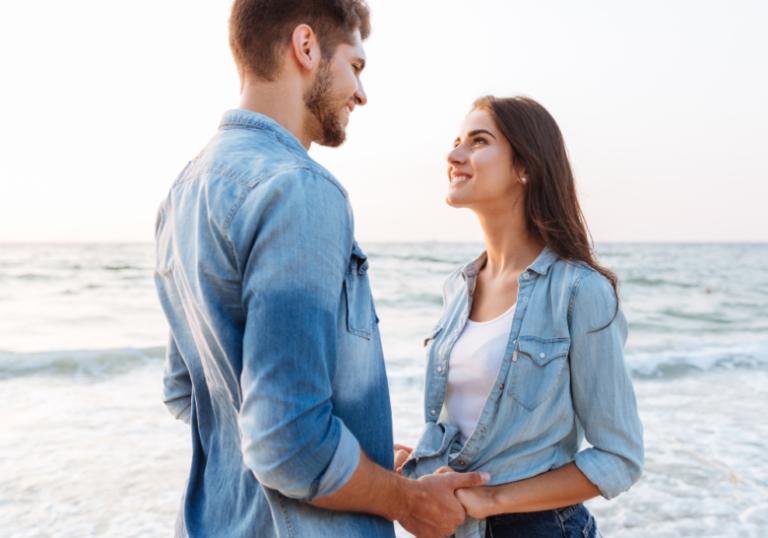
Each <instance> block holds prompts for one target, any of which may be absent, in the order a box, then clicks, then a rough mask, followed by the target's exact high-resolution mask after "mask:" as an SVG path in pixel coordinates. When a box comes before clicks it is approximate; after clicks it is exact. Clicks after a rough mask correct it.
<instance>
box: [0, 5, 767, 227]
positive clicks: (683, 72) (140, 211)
mask: <svg viewBox="0 0 768 538" xmlns="http://www.w3.org/2000/svg"><path fill="white" fill-rule="evenodd" d="M369 3H370V5H371V8H372V11H373V26H374V29H373V34H372V36H371V38H370V40H368V41H367V43H366V52H367V54H368V67H367V68H366V71H365V73H364V75H363V84H364V85H365V88H366V91H367V93H368V97H369V103H368V105H367V106H366V107H362V108H358V109H356V110H355V112H354V114H353V115H352V121H351V125H350V129H349V141H348V142H347V143H346V144H345V145H344V146H343V147H342V148H340V149H335V150H330V149H326V148H318V147H313V148H312V150H311V151H310V154H311V155H312V156H313V157H314V158H315V159H317V160H318V161H319V162H321V163H322V164H323V165H325V166H327V167H328V168H329V169H330V170H331V171H332V172H333V173H334V174H335V175H336V176H337V177H338V178H339V179H340V180H341V182H342V183H343V184H344V185H345V186H346V187H347V189H348V190H349V192H350V199H351V201H352V205H353V207H354V210H355V216H356V230H357V233H356V235H357V238H358V240H360V241H363V242H371V241H425V240H437V241H480V240H482V234H481V231H480V228H479V226H478V224H477V221H476V219H475V217H474V215H473V214H472V213H471V212H469V211H468V210H455V209H451V208H449V207H448V206H447V205H445V202H444V196H445V192H446V188H447V184H448V181H447V179H446V173H445V167H446V163H445V154H446V153H447V152H448V150H449V149H450V146H451V143H452V141H453V139H454V138H455V137H456V135H457V131H458V128H459V124H460V123H461V120H462V118H463V117H464V115H465V114H466V113H467V111H468V109H469V107H470V105H471V103H472V101H473V100H474V99H475V98H476V97H478V96H481V95H484V94H488V93H494V94H496V95H500V96H503V95H516V94H524V95H527V96H530V97H533V98H534V99H536V100H538V101H539V102H540V103H542V104H543V105H544V106H545V107H546V108H547V109H548V110H549V111H550V112H551V113H552V115H553V116H554V118H555V119H556V120H557V121H558V123H559V125H560V127H561V129H562V131H563V134H564V137H565V141H566V144H567V145H568V148H569V151H570V155H571V158H572V164H573V166H574V168H575V171H576V178H577V182H578V184H579V189H580V192H581V195H582V203H583V207H584V209H585V213H586V216H587V220H588V223H589V226H590V228H591V230H592V233H593V235H594V238H595V240H597V241H713V242H715V241H768V208H767V207H766V206H767V205H768V167H767V166H766V163H765V156H766V154H768V152H767V151H766V149H765V148H766V144H767V143H768V103H767V102H766V99H767V98H768V2H765V1H762V0H753V1H738V0H730V1H727V2H726V1H724V0H721V1H717V2H714V1H702V0H695V1H678V0H675V1H670V0H664V1H657V0H652V1H648V0H644V1H642V2H640V1H635V2H616V1H615V0H610V1H580V2H573V1H567V0H561V1H535V2H533V1H526V2H518V1H510V0H484V1H477V0H474V1H471V0H407V1H406V0H370V1H369ZM230 4H231V2H230V1H210V0H209V1H202V0H152V1H149V0H134V1H132V2H108V1H104V0H73V1H70V2H61V1H60V0H56V1H53V0H47V1H36V2H21V1H15V2H12V1H4V2H1V3H0V60H1V61H0V66H2V79H1V80H2V84H1V85H0V96H2V99H1V100H0V147H2V158H1V159H0V242H7V241H11V242H27V241H34V242H48V241H50V242H81V241H88V242H91V241H98V242H110V241H121V242H122V241H152V240H153V226H154V221H155V212H156V209H157V206H158V204H159V203H160V201H161V200H162V199H163V198H164V197H165V195H166V193H167V191H168V189H169V187H170V185H171V183H172V182H173V180H174V179H175V178H176V176H177V175H178V173H179V172H180V171H181V170H182V169H183V168H184V166H185V165H186V163H187V161H189V160H190V159H192V158H193V157H194V156H195V155H197V153H198V152H199V151H200V150H201V149H202V148H203V146H204V145H205V144H206V143H207V141H208V140H209V139H210V138H211V137H212V136H213V135H214V134H215V131H216V128H217V125H218V121H219V119H220V117H221V114H222V113H223V112H224V111H226V110H228V109H231V108H235V107H236V106H237V104H238V102H239V95H238V92H239V82H238V79H237V72H236V70H235V67H234V63H233V61H232V58H231V55H230V52H229V48H228V43H227V18H228V14H229V7H230Z"/></svg>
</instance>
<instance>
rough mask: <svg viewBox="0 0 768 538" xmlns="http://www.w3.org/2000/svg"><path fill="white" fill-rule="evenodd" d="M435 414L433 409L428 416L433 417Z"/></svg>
mask: <svg viewBox="0 0 768 538" xmlns="http://www.w3.org/2000/svg"><path fill="white" fill-rule="evenodd" d="M435 413H436V411H435V410H434V409H433V410H432V411H430V412H429V414H430V415H432V416H433V417H434V416H435Z"/></svg>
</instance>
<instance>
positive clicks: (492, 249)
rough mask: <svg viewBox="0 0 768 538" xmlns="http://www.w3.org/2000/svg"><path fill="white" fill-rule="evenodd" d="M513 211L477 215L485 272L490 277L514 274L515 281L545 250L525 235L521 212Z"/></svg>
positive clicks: (526, 232) (537, 239)
mask: <svg viewBox="0 0 768 538" xmlns="http://www.w3.org/2000/svg"><path fill="white" fill-rule="evenodd" d="M515 209H517V208H515ZM515 209H513V210H512V211H509V210H507V211H499V212H493V213H484V212H483V213H479V212H478V214H477V216H478V218H479V219H480V226H481V227H482V228H483V233H484V235H485V248H486V251H487V252H488V261H487V262H486V265H485V269H484V270H485V271H488V274H489V276H492V277H496V276H501V275H503V274H506V273H514V274H515V277H516V275H517V274H519V273H521V272H522V271H524V270H525V269H527V268H528V266H529V265H531V264H532V263H533V262H534V261H535V260H536V258H538V257H539V254H541V251H542V250H543V249H544V246H545V243H544V241H542V240H541V238H539V237H533V236H532V235H531V234H530V233H529V232H528V229H527V227H526V224H525V218H524V215H523V211H522V209H521V208H520V209H518V210H515Z"/></svg>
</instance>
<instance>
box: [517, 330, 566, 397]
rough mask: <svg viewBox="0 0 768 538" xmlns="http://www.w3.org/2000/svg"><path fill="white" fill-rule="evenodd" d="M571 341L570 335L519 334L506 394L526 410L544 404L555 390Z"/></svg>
mask: <svg viewBox="0 0 768 538" xmlns="http://www.w3.org/2000/svg"><path fill="white" fill-rule="evenodd" d="M570 345H571V340H570V339H569V338H557V339H554V340H544V339H541V338H536V337H521V338H518V351H517V360H516V361H515V362H513V363H512V364H513V366H512V374H511V377H512V378H511V380H510V383H509V392H508V394H509V396H511V397H512V399H513V400H515V401H516V402H517V403H519V404H520V405H522V406H523V407H524V408H525V409H527V410H528V411H533V410H534V409H536V408H537V407H539V406H540V405H541V404H543V403H544V402H545V401H546V400H547V399H548V398H549V397H550V396H552V394H554V392H555V390H557V387H558V385H559V381H560V374H561V373H562V371H563V366H565V361H566V359H567V358H568V349H569V348H570Z"/></svg>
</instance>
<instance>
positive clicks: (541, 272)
mask: <svg viewBox="0 0 768 538" xmlns="http://www.w3.org/2000/svg"><path fill="white" fill-rule="evenodd" d="M448 179H449V182H450V185H449V187H448V189H449V190H448V195H447V198H446V201H447V202H448V204H449V205H451V206H453V207H466V208H469V209H471V210H472V211H474V212H475V213H476V214H477V216H478V218H479V220H480V224H481V226H482V228H483V232H484V234H485V245H486V249H487V250H486V252H484V253H483V254H482V255H480V257H479V258H477V259H476V260H475V261H473V262H471V263H469V264H467V265H464V266H463V267H461V268H459V269H458V270H457V271H456V272H454V273H453V274H452V275H451V276H450V277H449V278H448V280H447V281H446V283H445V286H444V290H443V304H444V307H443V313H442V316H441V318H440V320H439V322H438V324H437V325H436V326H435V327H434V329H432V331H430V333H429V335H428V336H427V338H426V340H425V346H427V369H426V395H425V416H426V419H427V425H426V427H425V430H424V433H423V435H422V437H421V439H420V440H419V443H418V444H417V446H416V448H415V449H413V450H412V451H411V449H403V447H398V448H401V449H402V450H399V451H398V452H397V454H396V462H397V464H401V463H402V467H401V469H400V472H402V473H403V474H404V475H405V476H409V477H413V478H416V477H419V476H423V475H425V474H428V473H433V472H465V471H487V472H489V473H490V474H491V477H492V478H491V481H490V482H489V483H488V485H487V486H484V487H480V488H474V489H463V490H458V491H457V492H456V496H457V497H458V499H459V501H460V502H461V503H462V505H463V506H464V508H465V509H466V511H467V514H468V516H471V517H468V518H467V520H466V521H465V523H464V524H462V526H461V527H459V529H457V532H456V536H457V537H461V536H472V537H482V536H486V537H493V538H503V537H507V536H509V537H511V536H536V537H549V536H552V537H559V538H563V537H565V538H570V537H572V536H573V537H576V536H579V537H586V538H590V537H594V536H601V534H600V533H599V531H598V530H597V525H596V523H595V521H594V518H593V517H592V516H591V514H590V513H589V511H588V510H587V509H586V508H585V507H584V505H583V504H581V503H582V502H583V501H586V500H587V499H591V498H593V497H596V496H597V495H601V494H602V495H603V496H604V497H606V498H608V499H611V498H613V497H615V496H616V495H618V494H620V493H622V492H624V491H626V490H628V489H629V488H630V487H631V486H632V484H634V483H635V482H636V481H637V480H638V479H639V478H640V475H641V474H642V468H643V434H642V425H641V423H640V419H639V417H638V414H637V406H636V401H635V395H634V390H633V388H632V382H631V380H630V378H629V375H628V373H627V369H626V367H625V364H624V357H623V351H622V350H623V347H624V343H625V341H626V338H627V322H626V319H625V317H624V315H623V313H622V312H621V310H620V308H619V305H618V295H617V290H616V288H617V278H616V276H615V275H614V274H613V273H612V272H611V271H609V270H608V269H606V268H604V267H601V266H600V265H599V264H598V263H597V261H596V260H595V258H594V254H593V252H592V249H591V247H590V241H589V237H588V232H587V227H586V224H585V222H584V218H583V215H582V213H581V209H580V207H579V202H578V199H577V195H576V187H575V184H574V179H573V173H572V171H571V167H570V164H569V162H568V156H567V152H566V149H565V145H564V143H563V138H562V135H561V133H560V129H559V128H558V126H557V124H556V123H555V121H554V119H553V118H552V116H550V115H549V113H548V112H547V111H546V110H545V109H544V108H543V107H542V106H541V105H539V104H538V103H536V102H535V101H533V100H531V99H527V98H522V97H515V98H505V99H501V98H495V97H485V98H482V99H479V100H478V101H477V102H475V104H474V107H473V109H472V111H471V112H470V114H469V115H468V116H467V117H466V119H465V120H464V122H463V124H462V127H461V132H460V134H459V136H458V138H457V139H456V142H455V143H454V148H453V150H452V151H451V152H450V153H449V154H448ZM584 437H586V439H587V441H589V443H591V445H592V446H591V447H590V448H586V449H584V450H581V451H579V447H580V444H581V441H582V439H583V438H584ZM406 458H407V461H404V460H406ZM403 462H404V463H403Z"/></svg>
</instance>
